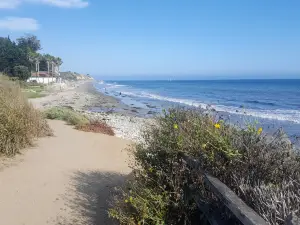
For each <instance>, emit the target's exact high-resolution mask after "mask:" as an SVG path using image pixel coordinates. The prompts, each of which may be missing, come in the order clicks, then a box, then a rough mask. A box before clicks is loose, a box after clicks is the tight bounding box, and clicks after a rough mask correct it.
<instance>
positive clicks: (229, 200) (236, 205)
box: [182, 155, 300, 225]
mask: <svg viewBox="0 0 300 225" xmlns="http://www.w3.org/2000/svg"><path fill="white" fill-rule="evenodd" d="M182 157H183V159H184V161H185V162H186V163H187V166H188V167H190V168H191V169H196V171H199V172H200V173H202V175H203V177H204V183H205V184H206V185H207V186H208V187H209V190H211V191H212V192H213V194H214V196H216V197H217V198H218V199H219V200H220V201H222V202H223V204H224V205H225V206H226V207H227V209H228V210H229V211H230V212H231V213H232V214H233V215H234V216H235V217H236V218H237V219H238V220H239V221H240V222H241V223H242V224H244V225H269V223H267V222H266V221H265V220H264V219H263V218H262V217H261V216H259V215H258V214H257V213H256V212H255V211H254V210H253V209H252V208H250V207H249V206H248V205H247V204H246V203H245V202H243V200H242V199H240V198H239V197H238V196H237V195H236V194H235V193H234V192H233V191H232V190H231V189H230V188H228V187H227V186H226V185H225V184H224V183H222V182H221V181H220V180H218V179H217V178H215V177H213V176H211V175H209V174H207V173H205V172H204V171H202V170H201V168H200V166H199V163H198V162H197V161H196V160H194V159H192V158H191V157H189V156H186V155H183V156H182ZM193 198H194V200H195V202H196V203H197V206H198V208H199V210H200V211H201V212H202V213H204V214H205V217H206V219H207V220H208V221H209V223H210V224H211V225H223V224H228V223H226V222H225V221H222V220H221V219H220V213H219V212H218V211H212V212H211V211H210V210H208V208H209V206H207V205H205V206H204V205H203V204H201V203H200V199H199V196H197V195H194V196H193ZM229 224H231V223H230V222H229ZM285 225H300V219H299V218H297V217H296V216H295V215H294V214H291V215H289V216H288V217H287V218H286V220H285Z"/></svg>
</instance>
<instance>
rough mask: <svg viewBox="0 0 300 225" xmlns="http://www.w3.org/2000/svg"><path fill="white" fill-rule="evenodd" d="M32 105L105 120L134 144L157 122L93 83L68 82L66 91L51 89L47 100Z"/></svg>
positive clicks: (33, 102) (55, 87)
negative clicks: (101, 91) (69, 111)
mask: <svg viewBox="0 0 300 225" xmlns="http://www.w3.org/2000/svg"><path fill="white" fill-rule="evenodd" d="M31 102H32V104H33V105H34V106H35V107H36V108H38V109H40V110H45V109H47V108H51V107H55V106H58V107H69V108H72V109H74V110H75V111H78V112H80V113H82V114H84V115H85V116H87V117H88V118H89V119H90V120H102V121H105V122H106V123H107V124H108V125H110V126H111V127H112V128H113V129H114V131H115V134H116V136H117V137H120V138H123V139H127V140H131V141H134V142H140V141H141V140H142V139H141V132H142V129H143V128H144V127H146V126H147V124H151V123H152V122H153V119H148V118H142V117H140V113H139V112H138V111H137V110H136V109H135V108H133V107H131V106H128V105H125V104H123V103H122V102H121V101H119V100H118V99H116V98H114V97H111V96H107V95H104V94H102V93H100V92H98V91H97V90H96V89H95V87H94V85H93V82H92V81H76V82H68V83H66V84H65V85H64V87H63V88H61V87H60V86H58V85H53V86H49V88H48V93H47V96H46V97H42V98H37V99H31Z"/></svg>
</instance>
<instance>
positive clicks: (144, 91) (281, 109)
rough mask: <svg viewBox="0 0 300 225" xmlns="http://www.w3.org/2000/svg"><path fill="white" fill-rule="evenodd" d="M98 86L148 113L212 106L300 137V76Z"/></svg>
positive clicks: (115, 83) (237, 117)
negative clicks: (293, 77) (288, 78)
mask: <svg viewBox="0 0 300 225" xmlns="http://www.w3.org/2000/svg"><path fill="white" fill-rule="evenodd" d="M96 88H97V89H98V90H99V91H100V92H102V93H105V94H107V95H110V96H114V97H117V98H119V99H120V100H121V101H123V102H124V103H125V104H128V105H131V106H134V107H136V108H142V109H145V110H146V109H147V110H149V112H150V113H148V114H147V115H153V114H154V113H161V112H162V109H166V108H169V107H173V106H176V105H182V106H187V107H201V108H206V107H208V106H209V107H211V108H214V109H215V110H216V111H218V112H220V113H224V115H226V116H228V117H229V118H231V121H234V122H240V121H247V122H251V121H256V122H258V123H259V124H260V125H261V126H262V127H264V129H265V130H268V132H274V131H275V130H277V129H278V128H283V129H284V130H285V131H286V132H287V133H288V134H289V135H290V136H291V135H293V136H300V79H299V80H189V81H180V80H173V81H172V80H168V81H105V82H102V81H101V82H98V83H97V84H96ZM147 115H145V116H147Z"/></svg>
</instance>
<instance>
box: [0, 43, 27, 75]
mask: <svg viewBox="0 0 300 225" xmlns="http://www.w3.org/2000/svg"><path fill="white" fill-rule="evenodd" d="M18 65H23V66H26V67H28V66H29V65H30V63H29V60H28V52H27V51H26V49H22V48H19V47H18V46H17V45H16V43H15V42H12V41H11V40H10V39H9V38H1V37H0V72H4V73H6V74H7V75H9V76H12V75H13V68H14V67H15V66H18Z"/></svg>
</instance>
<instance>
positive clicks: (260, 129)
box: [257, 127, 263, 135]
mask: <svg viewBox="0 0 300 225" xmlns="http://www.w3.org/2000/svg"><path fill="white" fill-rule="evenodd" d="M262 131H263V129H262V128H261V127H260V128H258V130H257V134H258V135H259V134H261V132H262Z"/></svg>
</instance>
